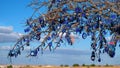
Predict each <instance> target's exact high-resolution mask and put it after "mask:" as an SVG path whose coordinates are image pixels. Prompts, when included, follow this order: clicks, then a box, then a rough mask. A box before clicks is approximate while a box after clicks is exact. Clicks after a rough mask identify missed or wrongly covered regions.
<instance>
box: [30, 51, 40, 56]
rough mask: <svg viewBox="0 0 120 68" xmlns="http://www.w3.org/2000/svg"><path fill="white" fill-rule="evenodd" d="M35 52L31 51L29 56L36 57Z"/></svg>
mask: <svg viewBox="0 0 120 68" xmlns="http://www.w3.org/2000/svg"><path fill="white" fill-rule="evenodd" d="M37 53H38V52H37V50H33V51H31V52H30V56H37Z"/></svg>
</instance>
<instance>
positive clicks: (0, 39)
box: [0, 26, 22, 43]
mask: <svg viewBox="0 0 120 68" xmlns="http://www.w3.org/2000/svg"><path fill="white" fill-rule="evenodd" d="M21 35H22V34H20V33H17V32H13V27H12V26H0V43H4V42H15V41H16V40H17V39H18V38H19V37H20V36H21Z"/></svg>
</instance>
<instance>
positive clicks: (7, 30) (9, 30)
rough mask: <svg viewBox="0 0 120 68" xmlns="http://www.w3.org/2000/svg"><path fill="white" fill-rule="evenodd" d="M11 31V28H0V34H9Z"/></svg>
mask: <svg viewBox="0 0 120 68" xmlns="http://www.w3.org/2000/svg"><path fill="white" fill-rule="evenodd" d="M12 31H13V27H12V26H0V33H11V32H12Z"/></svg>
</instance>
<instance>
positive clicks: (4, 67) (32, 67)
mask: <svg viewBox="0 0 120 68" xmlns="http://www.w3.org/2000/svg"><path fill="white" fill-rule="evenodd" d="M0 68H7V65H0ZM13 68H120V66H108V67H106V66H95V67H91V66H84V67H83V66H79V67H60V66H50V65H46V66H33V65H32V66H29V65H26V66H19V65H13Z"/></svg>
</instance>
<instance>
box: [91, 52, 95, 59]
mask: <svg viewBox="0 0 120 68" xmlns="http://www.w3.org/2000/svg"><path fill="white" fill-rule="evenodd" d="M91 60H92V61H94V60H95V52H94V51H92V54H91Z"/></svg>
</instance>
